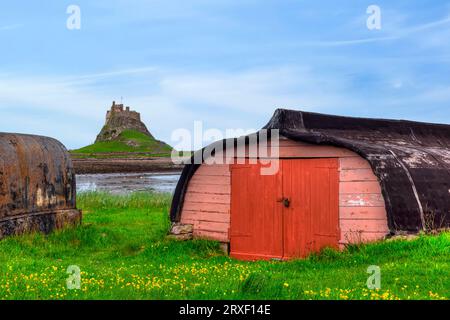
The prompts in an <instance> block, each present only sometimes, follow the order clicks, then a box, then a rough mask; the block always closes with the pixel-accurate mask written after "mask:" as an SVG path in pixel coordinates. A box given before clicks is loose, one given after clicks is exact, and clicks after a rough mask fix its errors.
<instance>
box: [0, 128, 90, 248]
mask: <svg viewBox="0 0 450 320" xmlns="http://www.w3.org/2000/svg"><path fill="white" fill-rule="evenodd" d="M74 176H75V173H74V170H73V166H72V163H71V161H70V157H69V155H68V152H67V150H66V148H65V147H64V146H63V145H62V144H61V143H60V142H58V141H57V140H55V139H51V138H46V137H41V136H32V135H22V134H8V133H0V239H1V238H2V237H3V236H5V235H9V234H18V233H23V232H27V231H31V230H38V231H43V232H49V231H51V230H52V229H54V228H55V227H58V226H61V225H64V221H65V219H66V220H67V223H73V222H76V221H80V219H81V213H80V211H78V210H76V203H75V190H76V187H75V178H74Z"/></svg>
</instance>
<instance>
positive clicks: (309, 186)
mask: <svg viewBox="0 0 450 320" xmlns="http://www.w3.org/2000/svg"><path fill="white" fill-rule="evenodd" d="M282 174H283V193H284V195H285V197H289V200H290V205H289V207H288V208H283V210H284V213H283V219H284V221H283V226H284V232H283V234H284V237H283V257H284V258H293V257H306V256H307V255H308V254H309V253H311V252H312V251H319V250H320V249H322V248H324V247H334V248H338V242H339V234H340V232H339V179H338V161H337V159H301V160H297V159H294V160H283V161H282Z"/></svg>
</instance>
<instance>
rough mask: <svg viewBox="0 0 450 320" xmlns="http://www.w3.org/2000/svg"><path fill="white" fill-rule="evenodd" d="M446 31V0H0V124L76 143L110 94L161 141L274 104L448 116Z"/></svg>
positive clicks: (250, 122)
mask: <svg viewBox="0 0 450 320" xmlns="http://www.w3.org/2000/svg"><path fill="white" fill-rule="evenodd" d="M70 5H77V6H78V7H79V8H80V29H69V28H67V20H68V19H69V17H70V16H71V14H70V13H69V14H68V13H67V8H68V7H69V6H70ZM370 5H376V6H378V8H380V21H381V28H380V29H369V28H368V27H367V20H368V18H370V15H371V14H368V13H367V8H368V7H369V6H370ZM449 40H450V1H429V0H428V1H425V0H422V1H419V0H416V1H413V0H397V1H378V0H371V1H365V0H353V1H348V0H342V1H335V0H321V1H312V0H310V1H302V0H146V1H145V0H115V1H114V0H96V1H92V0H89V1H88V0H80V1H75V0H73V1H62V0H53V1H50V0H43V1H23V0H16V1H8V2H6V1H2V3H1V4H0V43H1V48H0V131H3V132H20V133H30V134H39V135H46V136H51V137H54V138H57V139H58V140H60V141H61V142H63V143H64V144H65V145H66V147H67V148H69V149H73V148H78V147H82V146H85V145H88V144H90V143H92V142H93V141H94V140H95V137H96V135H97V134H98V132H99V131H100V129H101V127H102V125H103V124H104V117H105V113H106V110H107V109H108V108H109V107H110V105H111V103H112V101H113V100H115V101H118V102H120V101H121V99H123V100H122V101H123V103H124V104H125V105H129V106H131V108H132V109H135V110H137V111H139V112H141V115H142V118H143V120H144V122H145V123H146V124H147V126H148V127H149V129H150V131H151V132H152V133H153V134H154V135H155V136H156V137H157V138H159V139H161V140H165V141H166V142H168V143H169V144H172V145H174V144H175V141H173V140H172V139H171V138H172V133H173V132H174V130H177V129H180V128H185V129H188V130H193V128H194V121H202V123H203V128H205V129H208V128H215V129H219V130H222V131H225V130H226V129H238V128H239V129H245V130H249V129H258V128H261V127H262V126H264V125H265V124H266V123H267V122H268V120H269V119H270V117H271V116H272V114H273V112H274V111H275V109H276V108H289V109H298V110H305V111H314V112H322V113H329V114H337V115H350V116H358V117H376V118H394V119H409V120H417V121H426V122H438V123H447V124H448V123H450V41H449Z"/></svg>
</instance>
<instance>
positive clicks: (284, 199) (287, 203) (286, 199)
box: [277, 198, 291, 208]
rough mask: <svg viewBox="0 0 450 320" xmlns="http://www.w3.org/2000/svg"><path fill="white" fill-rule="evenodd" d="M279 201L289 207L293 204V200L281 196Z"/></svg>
mask: <svg viewBox="0 0 450 320" xmlns="http://www.w3.org/2000/svg"><path fill="white" fill-rule="evenodd" d="M277 202H282V203H283V205H284V207H285V208H289V206H290V205H291V201H290V200H289V198H281V199H278V200H277Z"/></svg>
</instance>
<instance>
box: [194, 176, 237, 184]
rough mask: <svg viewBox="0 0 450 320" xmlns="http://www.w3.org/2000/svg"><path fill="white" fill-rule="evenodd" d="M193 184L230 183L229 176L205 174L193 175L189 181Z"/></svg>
mask: <svg viewBox="0 0 450 320" xmlns="http://www.w3.org/2000/svg"><path fill="white" fill-rule="evenodd" d="M190 183H194V184H205V185H206V184H207V185H211V184H217V185H229V184H230V183H231V180H230V176H225V175H223V176H205V175H203V176H202V175H194V176H193V177H192V179H191V181H190Z"/></svg>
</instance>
